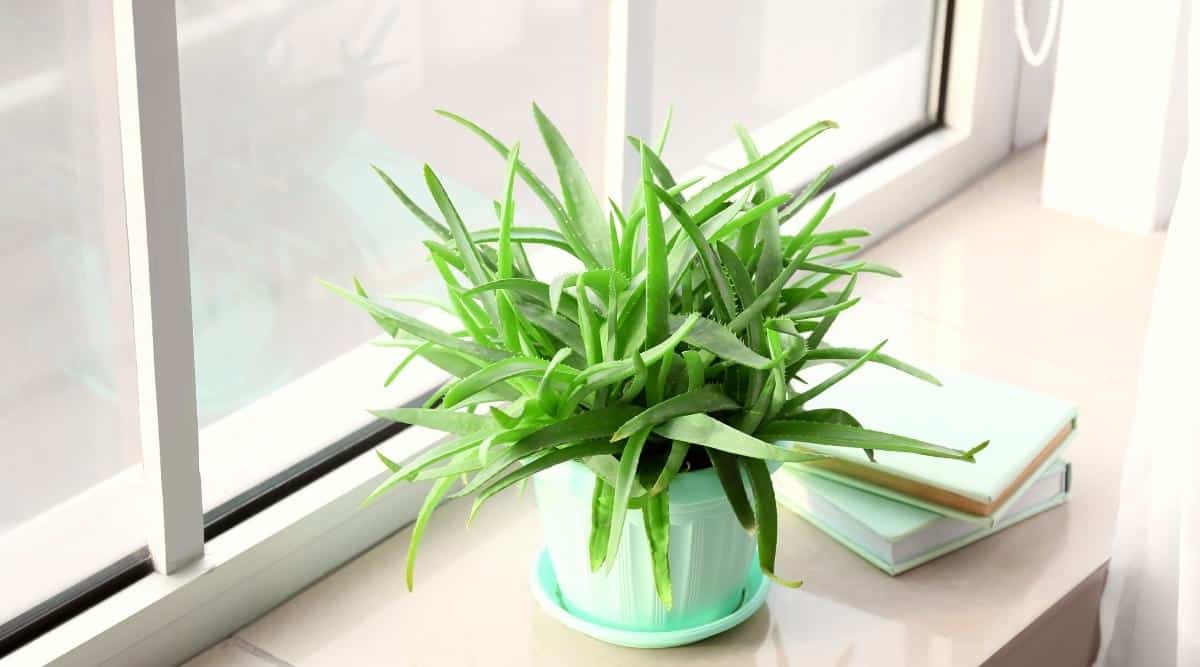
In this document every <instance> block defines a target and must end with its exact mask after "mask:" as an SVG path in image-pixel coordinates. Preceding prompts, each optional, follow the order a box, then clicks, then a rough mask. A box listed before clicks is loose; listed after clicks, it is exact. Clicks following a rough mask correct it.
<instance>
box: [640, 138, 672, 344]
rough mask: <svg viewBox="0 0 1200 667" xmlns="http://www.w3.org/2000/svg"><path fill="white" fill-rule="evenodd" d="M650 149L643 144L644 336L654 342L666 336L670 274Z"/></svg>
mask: <svg viewBox="0 0 1200 667" xmlns="http://www.w3.org/2000/svg"><path fill="white" fill-rule="evenodd" d="M648 156H649V151H648V150H646V149H645V147H643V148H642V181H643V182H642V188H643V195H644V196H645V201H646V337H645V343H646V344H647V345H657V344H658V343H659V342H660V341H662V340H663V339H664V338H666V337H667V309H668V307H669V305H670V300H671V296H670V278H669V276H668V274H667V240H666V236H665V234H664V232H663V224H662V217H661V215H660V211H659V206H658V205H659V197H660V196H661V194H660V193H662V191H661V190H659V189H657V188H656V187H654V184H653V183H652V182H651V181H650V162H649V157H648Z"/></svg>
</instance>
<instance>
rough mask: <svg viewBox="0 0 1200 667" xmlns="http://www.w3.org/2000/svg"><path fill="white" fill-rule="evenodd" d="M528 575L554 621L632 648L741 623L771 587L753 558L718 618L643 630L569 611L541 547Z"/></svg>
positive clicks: (664, 644) (678, 642) (692, 638)
mask: <svg viewBox="0 0 1200 667" xmlns="http://www.w3.org/2000/svg"><path fill="white" fill-rule="evenodd" d="M529 578H530V581H529V584H530V587H531V588H532V589H533V597H534V599H536V600H537V603H538V606H540V607H541V608H542V610H543V611H545V612H546V613H547V614H549V615H550V616H552V617H554V618H555V619H556V620H557V621H558V622H560V623H562V624H563V625H565V626H567V627H568V628H571V629H572V630H577V631H579V632H582V633H583V634H585V635H588V636H589V637H593V638H595V639H599V640H600V641H602V642H607V643H609V644H616V645H618V646H629V647H632V648H670V647H672V646H683V645H684V644H691V643H693V642H698V641H700V640H701V639H707V638H708V637H712V636H713V635H717V634H720V633H722V632H724V631H726V630H728V629H730V628H732V627H734V626H736V625H738V624H740V623H742V622H743V621H745V620H746V619H748V618H750V616H751V615H753V614H754V612H756V611H758V609H759V607H762V606H763V604H764V603H765V602H766V601H767V593H768V592H769V591H770V589H771V581H770V580H769V579H767V578H766V577H764V576H763V575H762V572H761V571H759V569H758V567H757V559H756V560H755V564H754V566H752V567H750V568H749V569H748V570H747V572H746V587H745V590H744V592H743V594H742V601H741V603H740V604H739V605H738V606H737V607H735V608H734V610H733V611H731V612H729V613H728V614H726V615H725V616H722V617H721V618H718V619H716V620H713V621H709V622H707V623H704V624H702V625H697V626H695V627H691V628H681V629H678V630H664V631H643V630H627V629H623V628H615V627H612V626H609V625H604V624H601V623H597V622H595V621H592V620H589V619H586V618H581V617H579V616H576V615H574V614H572V613H571V612H570V611H569V610H568V609H567V607H566V606H565V605H564V604H563V601H562V595H561V594H560V593H559V590H558V582H557V580H556V579H555V578H554V566H553V565H551V563H550V555H549V553H547V551H546V550H545V549H542V550H541V551H540V552H539V553H538V556H537V559H536V560H535V561H534V564H533V571H532V572H530V577H529Z"/></svg>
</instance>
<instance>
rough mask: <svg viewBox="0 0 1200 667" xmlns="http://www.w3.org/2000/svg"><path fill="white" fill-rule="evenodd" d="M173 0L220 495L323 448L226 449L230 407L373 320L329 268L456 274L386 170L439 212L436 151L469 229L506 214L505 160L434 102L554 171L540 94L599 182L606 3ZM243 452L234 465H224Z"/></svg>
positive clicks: (213, 487)
mask: <svg viewBox="0 0 1200 667" xmlns="http://www.w3.org/2000/svg"><path fill="white" fill-rule="evenodd" d="M176 6H177V19H178V22H179V31H178V34H179V50H180V69H181V73H180V76H181V88H182V103H183V125H184V152H185V163H186V172H187V188H188V217H189V221H188V224H189V243H190V252H191V270H192V306H193V312H194V320H195V322H194V325H195V332H196V340H195V342H196V366H197V368H196V377H197V393H198V401H199V412H200V420H201V425H202V427H204V426H207V425H215V426H216V430H213V429H205V428H202V442H201V463H202V469H203V471H204V473H205V475H204V477H203V479H204V485H205V506H206V507H212V506H213V505H214V504H215V503H218V502H220V501H222V500H224V499H226V498H228V497H229V495H230V494H231V493H236V492H237V491H239V490H241V488H245V487H246V486H248V485H252V484H254V483H256V482H258V481H260V480H261V479H263V477H264V476H265V475H268V474H270V473H273V472H275V471H277V470H279V469H281V468H282V467H284V465H286V464H288V463H291V462H292V461H294V460H298V459H300V458H302V457H303V456H304V455H306V454H309V453H311V451H306V450H305V449H304V446H302V445H300V444H297V443H286V442H272V443H258V444H257V445H256V446H255V447H254V448H250V449H249V450H248V448H246V447H244V446H241V445H233V447H234V448H235V449H236V450H237V453H236V455H233V454H230V453H229V452H227V451H225V450H226V449H228V446H230V445H229V444H228V443H229V441H230V440H234V439H236V436H235V435H233V434H235V433H241V432H244V431H243V430H242V429H241V428H240V427H234V426H229V424H230V422H228V421H226V418H227V416H229V417H228V419H232V420H234V422H236V421H237V416H236V414H235V413H236V412H237V411H238V410H239V409H241V408H243V407H245V406H247V405H249V404H250V403H252V402H255V401H262V402H263V404H267V403H274V404H275V405H280V404H281V403H280V401H279V400H274V401H273V400H272V397H274V398H275V399H279V398H280V396H279V394H283V395H289V394H290V395H292V396H293V397H295V396H296V395H298V394H299V393H300V391H299V389H297V388H296V387H293V385H294V384H295V382H294V381H296V380H297V379H299V378H302V377H304V376H305V375H306V374H310V373H311V372H313V371H314V370H315V369H318V367H320V366H321V365H322V364H325V363H326V362H329V361H331V360H333V359H337V358H339V357H340V356H341V355H344V354H347V353H348V352H350V351H352V350H354V349H355V348H358V347H359V346H361V345H363V344H364V343H365V342H366V341H368V340H369V339H370V338H371V337H372V336H373V335H375V333H377V330H376V328H375V327H374V326H373V324H372V323H371V322H370V320H369V318H367V317H366V316H365V315H363V314H362V313H361V312H358V311H357V310H356V309H355V308H353V307H352V306H349V305H347V304H346V303H344V302H342V301H341V300H339V299H338V298H337V297H335V296H333V295H332V294H330V293H329V292H328V291H326V290H325V289H323V288H322V287H321V286H320V285H318V283H317V279H318V278H325V279H329V280H331V281H334V282H337V283H340V284H343V285H346V284H349V282H350V278H351V276H355V275H356V276H358V277H360V278H361V279H362V280H363V282H364V283H365V284H366V285H367V286H368V287H373V288H378V289H380V290H382V292H381V293H382V294H385V295H386V294H395V293H404V292H419V291H425V292H428V293H431V294H432V293H436V292H435V289H440V288H435V286H436V285H437V284H439V283H437V281H433V280H431V278H433V276H434V274H433V269H432V265H431V264H429V263H428V262H427V261H425V250H424V248H423V247H421V245H420V242H421V241H423V240H427V239H429V238H431V235H430V233H429V232H428V231H427V230H426V229H425V228H424V227H423V226H421V225H420V223H418V222H417V221H416V220H415V219H414V218H413V217H412V216H411V215H409V214H408V213H407V212H405V211H404V210H403V209H402V208H401V207H400V205H399V204H398V203H397V201H396V200H395V198H394V197H393V195H392V194H391V193H390V192H389V191H388V190H387V188H386V187H385V186H384V185H383V184H382V183H381V182H380V181H379V179H378V178H377V177H376V176H375V175H374V174H373V173H372V171H371V169H370V165H372V164H375V165H378V166H379V167H381V168H382V169H384V170H386V171H388V172H389V173H390V174H391V175H392V176H393V178H395V180H396V181H397V182H398V183H399V184H400V185H401V187H403V188H404V189H405V190H406V191H408V192H409V193H410V194H411V195H412V196H413V197H414V199H416V200H417V201H418V202H420V203H421V204H423V205H425V206H427V207H428V208H429V209H430V210H436V209H434V207H433V204H432V202H431V201H430V199H429V198H428V197H427V196H426V194H425V192H426V191H425V186H424V182H423V177H422V175H421V166H422V164H424V163H429V164H431V165H432V166H433V167H434V169H435V170H436V171H437V172H438V174H439V175H440V176H441V178H442V180H443V181H445V183H446V186H447V189H448V190H449V191H450V192H451V195H452V196H454V197H455V201H456V204H457V205H458V208H459V210H460V212H461V213H462V215H463V217H464V218H465V219H466V221H467V223H468V224H469V225H472V226H494V225H495V224H496V223H495V217H494V214H493V212H492V205H491V202H492V200H494V199H496V198H498V197H499V196H500V194H501V191H502V187H503V179H504V160H503V158H502V157H501V156H499V155H498V154H496V153H495V152H493V151H492V149H490V148H489V147H488V146H487V145H486V144H484V143H483V142H482V141H480V140H479V139H478V138H477V137H475V136H473V135H471V134H470V133H469V132H467V131H466V130H465V129H464V128H462V127H460V126H458V125H456V124H454V123H453V122H451V121H449V120H447V119H445V118H442V117H440V116H438V115H436V114H434V112H433V110H434V109H439V108H440V109H448V110H451V111H454V112H456V113H459V114H462V115H464V116H466V117H468V118H471V119H473V120H475V121H477V122H478V123H480V124H481V125H483V126H484V127H486V128H488V129H489V130H491V131H492V132H493V133H494V134H496V135H497V136H499V137H501V138H502V139H504V140H505V141H513V140H521V142H522V147H523V150H522V157H523V158H524V159H525V160H526V161H527V162H528V163H529V164H530V165H531V167H533V168H534V169H535V171H537V172H538V173H540V174H541V175H542V177H543V179H544V180H546V181H547V182H549V183H555V184H556V183H557V179H556V177H555V175H554V170H553V168H552V166H551V163H550V160H549V157H548V156H547V155H546V152H545V149H544V148H543V147H542V144H541V141H540V138H539V136H538V134H537V130H536V125H535V124H534V121H533V118H532V115H531V111H530V101H531V100H532V101H536V102H537V103H538V104H539V105H540V106H541V107H542V108H543V109H544V110H545V111H546V113H547V114H548V115H549V116H550V117H551V118H552V119H553V120H554V121H555V122H556V123H557V125H558V126H559V128H560V129H561V130H562V132H563V134H564V135H565V136H566V137H567V138H568V139H569V140H570V141H571V142H572V145H573V146H574V148H575V150H576V152H577V155H578V157H579V159H580V161H581V162H582V163H583V165H584V167H585V169H586V170H587V171H588V174H589V176H590V177H591V178H592V179H593V180H594V182H595V183H596V185H597V187H599V184H600V176H601V174H602V171H603V164H602V143H603V131H604V128H603V126H604V87H605V65H606V49H607V32H606V31H607V14H608V10H607V5H606V3H603V2H592V1H590V0H493V1H489V2H447V1H445V0H424V1H415V0H400V1H392V0H343V1H339V2H312V1H298V0H287V1H276V2H247V1H238V0H179V2H177V5H176ZM521 196H522V197H523V199H521V200H519V207H520V209H521V215H522V216H523V217H522V223H521V224H539V223H538V222H536V221H535V220H534V219H535V218H537V216H539V215H540V211H541V207H540V205H539V204H537V203H535V202H534V201H533V199H532V197H530V196H529V195H528V193H527V192H522V193H521ZM391 352H393V354H391V355H389V356H387V357H385V358H384V360H383V361H381V362H380V365H379V366H378V367H377V368H376V369H374V374H375V376H377V377H378V380H379V382H380V383H382V381H383V378H384V376H386V374H387V372H388V370H389V369H388V368H387V367H386V366H385V365H384V364H386V363H388V361H390V363H392V364H394V363H395V362H396V357H397V356H398V355H396V354H394V352H395V351H394V350H393V351H391ZM370 377H372V376H368V379H367V380H365V381H370V380H369V378H370ZM363 381H364V380H363V379H362V378H360V379H359V380H358V382H359V383H361V382H363ZM327 387H328V385H327ZM297 400H300V401H301V403H303V400H302V399H297ZM288 405H297V403H293V402H290V401H289V402H288ZM364 407H366V406H364V405H363V404H362V403H361V399H360V398H359V397H357V396H354V395H351V394H347V393H342V392H337V391H327V392H326V396H325V397H324V399H323V400H322V402H321V405H320V415H315V414H312V413H311V411H308V410H303V411H302V410H296V409H288V410H283V412H285V413H289V414H287V416H286V417H285V419H289V420H291V421H292V422H296V421H297V420H299V421H301V422H303V421H304V419H305V418H306V417H318V416H319V417H320V419H321V420H322V421H323V422H325V423H327V424H329V423H342V422H338V421H337V420H338V415H345V419H346V420H348V421H347V422H345V423H347V424H350V425H352V424H353V423H354V422H356V421H357V422H361V421H362V420H363V419H364V418H369V416H368V415H366V413H365V412H364ZM304 412H309V414H304ZM218 422H221V423H218ZM285 428H286V427H285ZM313 428H316V427H313ZM340 428H342V433H337V432H336V431H337V429H336V428H332V429H331V430H330V432H329V438H336V437H339V436H340V435H344V434H345V432H346V428H345V427H340ZM305 432H306V433H308V434H311V433H312V432H313V431H312V429H305ZM214 433H222V434H224V435H221V436H217V435H213V434H214ZM280 439H283V438H282V437H281V438H280ZM310 439H312V440H313V441H314V442H313V443H312V444H314V445H316V444H318V443H317V441H318V440H320V438H310ZM222 441H224V442H222ZM322 444H328V443H327V442H326V443H322ZM310 449H311V448H310ZM227 455H228V456H229V457H230V459H231V461H234V460H235V461H236V465H233V464H232V463H231V464H229V465H225V464H224V463H222V462H221V460H223V459H224V458H225V457H226V456H227ZM239 487H240V488H239Z"/></svg>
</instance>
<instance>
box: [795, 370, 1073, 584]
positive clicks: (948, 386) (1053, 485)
mask: <svg viewBox="0 0 1200 667" xmlns="http://www.w3.org/2000/svg"><path fill="white" fill-rule="evenodd" d="M941 380H942V381H943V383H944V385H943V386H942V387H937V386H934V385H929V384H926V383H922V382H918V381H915V380H913V379H912V378H910V377H907V376H904V375H901V374H899V373H897V372H896V371H894V370H891V369H887V368H878V367H876V368H863V369H861V370H860V371H858V372H857V373H855V375H853V376H851V378H849V379H848V380H847V381H845V382H841V383H839V384H837V385H835V386H834V387H833V388H831V389H829V390H828V391H826V392H825V393H824V394H822V395H821V396H820V401H819V402H818V401H813V404H812V405H811V406H810V407H813V408H818V407H837V408H841V409H843V410H846V411H848V412H850V414H852V415H854V416H855V417H856V418H857V419H858V420H859V422H861V423H862V425H863V426H864V427H866V428H870V429H873V430H877V431H885V432H888V433H896V434H899V435H905V436H909V437H913V438H918V439H921V440H925V441H928V442H933V443H937V444H941V445H947V446H950V447H954V448H957V449H969V448H970V447H972V446H974V445H976V444H978V443H980V442H982V441H984V440H989V441H990V444H989V445H988V447H987V448H986V449H984V450H983V451H982V452H980V453H979V454H978V455H976V462H975V463H974V464H972V463H966V462H962V461H956V460H951V459H937V458H929V457H925V456H917V455H913V454H904V453H896V452H883V451H879V452H876V453H875V459H876V462H875V463H871V462H870V461H868V460H867V458H866V457H865V456H864V455H863V453H862V451H860V450H856V449H849V448H843V447H828V446H812V449H815V450H818V451H820V452H821V453H822V454H827V455H828V457H829V458H826V459H822V460H820V461H814V462H811V463H804V464H789V465H786V466H784V467H783V468H781V469H780V470H779V471H778V472H777V473H776V474H775V488H776V495H777V496H778V499H779V502H780V504H782V505H783V506H784V507H786V508H788V509H790V510H791V511H793V512H796V513H797V514H799V515H800V516H802V517H804V518H805V519H807V520H808V521H809V522H811V523H812V524H813V525H814V526H816V527H817V528H820V529H821V530H823V531H824V532H826V533H828V534H829V535H830V536H831V537H832V538H833V539H835V540H837V541H838V542H841V543H842V544H843V545H845V546H846V547H847V548H849V549H851V550H852V551H854V552H855V553H857V554H858V555H860V556H862V557H863V558H864V559H866V560H867V561H869V562H871V563H872V564H874V565H875V566H877V567H879V568H880V569H882V570H883V571H885V572H887V573H889V574H893V575H895V574H899V573H901V572H904V571H905V570H909V569H911V568H914V567H916V566H918V565H921V564H922V563H925V562H928V561H930V560H932V559H934V558H937V557H938V556H941V555H943V554H946V553H948V552H950V551H953V550H955V549H958V548H960V547H963V546H966V545H968V544H970V543H972V542H975V541H978V540H981V539H983V538H985V537H987V536H988V535H991V534H993V533H995V532H997V531H1000V530H1003V529H1004V528H1007V527H1008V526H1011V525H1013V524H1014V523H1017V522H1019V521H1022V520H1024V519H1026V518H1029V517H1031V516H1034V515H1036V514H1039V513H1041V512H1044V511H1046V510H1048V509H1051V508H1053V507H1056V506H1058V505H1061V504H1062V503H1063V502H1065V501H1066V499H1067V494H1068V492H1069V490H1070V487H1071V464H1070V463H1068V462H1066V461H1065V460H1064V459H1063V458H1062V452H1063V450H1064V449H1065V447H1066V446H1067V444H1068V443H1069V441H1070V440H1071V436H1072V435H1073V434H1074V433H1075V422H1076V409H1075V407H1074V406H1073V405H1071V404H1070V403H1067V402H1064V401H1061V400H1058V399H1055V398H1051V397H1049V396H1043V395H1040V394H1036V393H1034V392H1031V391H1027V390H1024V389H1021V388H1018V387H1014V386H1011V385H1007V384H1004V383H1001V382H996V381H993V380H987V379H984V378H980V377H975V376H971V375H966V374H957V375H950V376H942V377H941ZM818 403H819V404H818Z"/></svg>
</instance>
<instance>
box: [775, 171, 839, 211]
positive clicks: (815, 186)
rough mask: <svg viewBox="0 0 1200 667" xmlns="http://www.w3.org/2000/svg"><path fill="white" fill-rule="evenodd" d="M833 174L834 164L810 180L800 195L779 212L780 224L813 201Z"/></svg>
mask: <svg viewBox="0 0 1200 667" xmlns="http://www.w3.org/2000/svg"><path fill="white" fill-rule="evenodd" d="M831 175H833V166H832V165H831V166H828V167H825V169H824V170H822V171H821V173H820V174H817V177H816V178H814V179H813V180H812V181H810V182H809V184H808V185H806V186H804V190H802V191H801V192H800V195H799V196H798V197H796V199H794V200H793V201H792V203H790V204H788V205H787V207H786V208H784V209H783V210H782V211H780V212H779V224H783V223H785V222H787V221H788V220H791V219H792V216H794V215H796V214H797V213H799V212H800V210H801V209H803V208H804V207H805V206H807V205H808V202H810V201H812V198H813V197H815V196H817V193H818V192H820V191H821V188H823V187H825V182H826V181H828V180H829V177H830V176H831Z"/></svg>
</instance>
